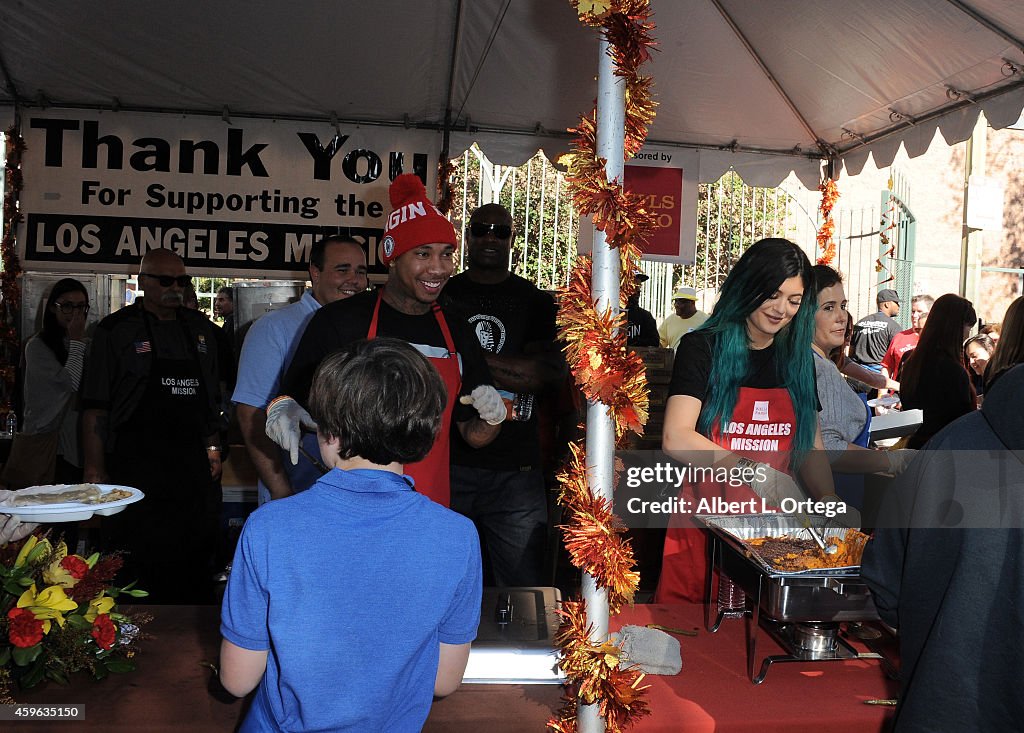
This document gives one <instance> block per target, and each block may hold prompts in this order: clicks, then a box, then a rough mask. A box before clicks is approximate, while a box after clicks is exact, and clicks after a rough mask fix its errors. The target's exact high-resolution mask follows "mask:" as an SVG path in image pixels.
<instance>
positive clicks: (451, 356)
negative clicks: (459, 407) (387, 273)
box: [366, 288, 462, 506]
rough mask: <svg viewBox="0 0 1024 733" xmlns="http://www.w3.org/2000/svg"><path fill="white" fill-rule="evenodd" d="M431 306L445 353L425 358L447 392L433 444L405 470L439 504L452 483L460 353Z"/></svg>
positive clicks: (373, 323)
mask: <svg viewBox="0 0 1024 733" xmlns="http://www.w3.org/2000/svg"><path fill="white" fill-rule="evenodd" d="M383 292H384V289H383V288H381V289H380V290H378V291H377V303H376V304H375V305H374V306H373V318H371V319H370V328H369V330H368V331H367V332H366V338H368V339H374V338H377V323H378V319H379V316H380V304H381V300H382V294H383ZM431 310H432V311H433V312H434V318H435V319H437V325H438V327H439V328H440V329H441V334H442V336H444V345H445V348H446V349H447V350H448V353H447V355H446V356H444V357H435V356H427V361H429V362H430V363H431V364H433V365H434V368H435V369H437V371H438V373H439V374H440V375H441V380H442V381H443V382H444V388H445V391H446V392H447V393H448V394H447V399H446V401H445V405H444V412H443V413H442V415H441V429H440V431H439V432H438V434H437V438H436V439H435V440H434V445H433V447H432V448H431V449H430V452H429V453H427V455H426V457H425V458H424V459H423V460H422V461H419V462H417V463H410V464H407V465H406V466H405V472H406V473H407V474H409V475H410V476H412V478H413V480H414V481H415V482H416V490H417V491H419V492H420V493H421V494H423V495H424V496H426V497H428V498H430V499H433V500H434V501H436V502H437V503H438V504H440V505H442V506H448V503H449V500H450V498H451V484H450V479H449V476H448V466H449V442H450V438H449V436H448V430H449V428H450V427H451V424H452V411H453V410H454V409H455V400H457V399H458V397H459V390H461V389H462V372H461V371H460V369H459V355H458V353H457V352H456V351H455V341H454V340H453V339H452V334H451V331H449V330H448V323H447V322H446V321H445V319H444V314H443V313H442V312H441V306H439V305H438V304H437V303H433V304H432V305H431ZM413 345H415V344H413Z"/></svg>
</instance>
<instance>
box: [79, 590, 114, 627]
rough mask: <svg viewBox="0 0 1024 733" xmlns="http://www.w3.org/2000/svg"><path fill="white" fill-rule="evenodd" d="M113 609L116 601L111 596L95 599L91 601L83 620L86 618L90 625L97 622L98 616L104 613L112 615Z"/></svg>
mask: <svg viewBox="0 0 1024 733" xmlns="http://www.w3.org/2000/svg"><path fill="white" fill-rule="evenodd" d="M113 607H114V599H113V598H111V597H110V596H100V597H99V598H93V599H92V600H91V601H89V610H87V611H86V612H85V613H83V614H82V618H84V619H85V620H86V621H88V622H89V623H92V622H93V621H95V620H96V617H97V616H99V615H101V614H104V613H110V609H112V608H113Z"/></svg>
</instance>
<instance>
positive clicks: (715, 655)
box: [424, 605, 897, 733]
mask: <svg viewBox="0 0 1024 733" xmlns="http://www.w3.org/2000/svg"><path fill="white" fill-rule="evenodd" d="M703 618H704V617H703V608H702V607H701V606H698V605H638V606H635V607H633V608H632V609H626V610H624V611H623V612H622V613H621V614H620V615H618V616H616V617H614V618H613V619H612V620H611V623H610V626H611V628H612V629H613V630H615V629H618V628H619V627H620V626H624V625H626V624H637V625H644V624H648V623H658V624H661V625H663V626H669V627H673V628H684V629H694V630H697V631H698V635H697V636H696V637H690V636H682V635H677V636H676V638H677V639H679V643H680V647H681V651H682V658H683V669H682V672H680V673H679V674H678V675H675V676H673V677H664V676H656V675H648V676H647V677H646V678H645V679H644V682H645V683H647V684H649V685H650V688H649V690H648V696H647V700H648V703H649V705H650V708H651V715H649V716H648V717H646V718H643V719H641V720H640V721H639V722H638V724H637V725H636V726H635V727H634V728H633V730H637V731H644V732H646V731H672V732H673V733H676V732H677V731H687V733H690V732H691V731H692V732H702V731H708V732H709V733H710V731H715V733H729V732H733V731H734V732H736V733H750V732H751V731H756V732H757V733H769V732H772V731H778V732H779V733H794V732H797V731H804V730H806V731H813V732H814V733H821V731H823V730H827V731H828V733H845V732H847V731H848V732H849V733H870V732H871V731H882V730H885V729H886V727H887V724H888V721H889V719H890V717H891V714H892V708H887V707H881V706H873V705H865V704H864V703H863V701H864V700H868V699H872V698H891V697H895V696H896V692H897V684H896V683H895V682H892V681H891V680H888V679H887V678H886V677H885V674H884V673H883V672H882V669H881V665H880V663H879V662H878V661H877V660H849V661H841V662H793V663H788V662H787V663H785V664H774V665H772V667H771V669H770V670H769V672H768V675H767V677H766V678H765V680H764V682H763V683H762V684H760V685H754V684H752V683H751V682H750V678H749V677H748V676H747V671H746V670H747V656H746V622H745V621H744V620H743V619H726V620H724V621H723V622H722V626H721V628H720V629H719V630H718V632H717V633H714V634H711V633H708V632H706V631H705V630H704V624H703ZM780 653H782V650H781V649H780V647H779V646H778V644H776V643H775V642H774V641H772V639H771V638H770V637H768V636H767V634H766V633H765V632H764V631H761V632H760V633H759V635H758V667H760V660H761V659H763V658H764V656H765V655H767V654H780ZM561 691H562V690H561V688H560V687H558V686H544V685H501V686H498V685H463V686H462V687H460V688H459V690H458V692H456V693H455V694H454V695H452V696H450V697H448V698H445V699H444V700H439V701H438V702H435V703H434V708H433V710H432V711H431V714H430V718H429V719H428V720H427V725H426V728H425V729H424V730H426V731H432V732H435V733H442V731H444V732H446V733H447V732H451V731H467V732H468V731H483V732H485V733H504V732H505V731H508V732H509V733H512V732H513V731H515V732H517V733H518V732H519V731H530V730H532V731H543V730H544V723H545V721H546V720H547V719H548V718H549V717H550V716H551V715H552V713H553V712H554V711H555V710H556V709H557V708H558V707H559V706H560V704H561V703H560V701H559V698H560V696H561Z"/></svg>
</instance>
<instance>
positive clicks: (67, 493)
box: [10, 484, 132, 507]
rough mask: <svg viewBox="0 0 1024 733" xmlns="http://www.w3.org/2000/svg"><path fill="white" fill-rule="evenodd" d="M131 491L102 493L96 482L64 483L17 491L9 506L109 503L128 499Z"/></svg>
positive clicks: (118, 490) (122, 490) (112, 490)
mask: <svg viewBox="0 0 1024 733" xmlns="http://www.w3.org/2000/svg"><path fill="white" fill-rule="evenodd" d="M131 495H132V492H130V491H126V490H125V489H111V490H110V491H108V492H107V493H103V490H102V489H100V487H99V486H97V485H96V484H66V485H62V486H61V485H58V486H46V487H40V488H39V489H36V490H29V491H24V492H19V493H18V495H17V496H15V497H14V498H13V499H12V500H11V502H10V506H16V507H24V506H44V505H50V504H109V503H111V502H114V501H119V500H121V499H128V498H129V497H131Z"/></svg>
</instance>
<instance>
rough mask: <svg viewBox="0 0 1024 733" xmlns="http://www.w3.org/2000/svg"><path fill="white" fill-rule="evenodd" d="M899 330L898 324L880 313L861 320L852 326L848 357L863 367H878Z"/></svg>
mask: <svg viewBox="0 0 1024 733" xmlns="http://www.w3.org/2000/svg"><path fill="white" fill-rule="evenodd" d="M901 330H903V329H902V328H901V327H900V324H898V323H897V322H896V321H895V320H893V319H892V318H890V317H889V316H887V315H886V314H885V313H882V311H878V312H877V313H875V314H873V315H870V316H866V317H864V318H861V319H860V320H859V321H857V323H855V324H854V326H853V336H852V337H851V339H850V356H852V357H853V359H854V361H856V362H857V363H859V364H864V365H865V366H878V365H879V364H881V363H882V357H884V356H885V352H886V351H887V350H888V349H889V344H890V343H891V342H892V337H893V336H895V335H896V334H898V333H899V332H900V331H901Z"/></svg>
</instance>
